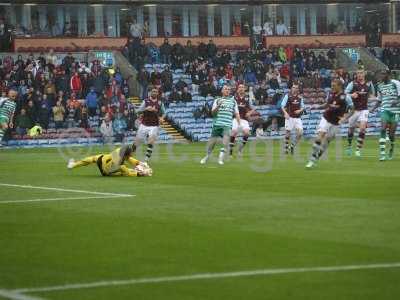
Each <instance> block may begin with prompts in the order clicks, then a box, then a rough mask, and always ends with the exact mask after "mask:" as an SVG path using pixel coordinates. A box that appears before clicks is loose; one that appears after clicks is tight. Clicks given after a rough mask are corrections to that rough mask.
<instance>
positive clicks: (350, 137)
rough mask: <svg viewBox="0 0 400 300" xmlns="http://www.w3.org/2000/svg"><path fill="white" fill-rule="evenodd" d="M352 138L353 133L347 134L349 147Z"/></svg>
mask: <svg viewBox="0 0 400 300" xmlns="http://www.w3.org/2000/svg"><path fill="white" fill-rule="evenodd" d="M353 137H354V133H353V132H349V133H348V134H347V143H348V146H349V147H351V144H352V143H353Z"/></svg>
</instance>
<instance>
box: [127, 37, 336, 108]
mask: <svg viewBox="0 0 400 300" xmlns="http://www.w3.org/2000/svg"><path fill="white" fill-rule="evenodd" d="M134 43H137V44H135V45H133V44H134ZM153 51H154V52H157V54H156V55H154V56H153V54H152V53H153ZM124 53H125V55H126V56H127V57H128V58H129V60H130V62H131V63H132V64H133V65H135V66H136V68H137V69H138V70H139V74H138V81H139V85H140V93H139V94H140V98H142V99H144V98H146V91H147V90H148V88H149V87H153V86H155V87H157V88H159V90H160V96H161V98H162V99H163V101H164V103H165V105H166V106H167V107H168V104H169V103H171V102H187V101H191V100H192V95H193V94H199V95H200V96H203V97H215V96H217V95H218V94H219V91H220V89H221V88H222V86H223V85H224V84H226V83H228V84H231V85H232V86H235V85H237V84H238V83H245V84H246V85H247V86H249V93H250V96H252V97H254V100H255V103H256V104H269V103H271V101H272V98H273V97H272V94H274V93H276V91H280V90H281V89H282V82H285V83H286V86H288V85H289V86H290V84H291V82H292V81H293V80H300V81H301V82H302V83H303V87H304V88H313V89H319V88H322V89H323V88H327V87H330V83H331V77H332V76H331V75H332V74H331V70H333V69H335V68H336V52H335V49H330V50H328V51H321V52H319V53H315V52H314V51H311V50H309V49H300V48H298V47H286V48H283V47H278V48H269V49H265V48H263V49H261V50H254V49H247V50H244V51H234V52H229V51H228V50H226V49H224V50H221V51H219V50H218V49H217V47H216V45H215V44H214V43H213V41H212V40H210V41H209V43H208V44H203V43H200V44H198V45H193V44H192V43H191V41H188V42H187V44H186V45H185V46H183V45H181V44H179V43H176V44H173V45H171V44H170V43H169V40H168V39H167V38H166V39H165V41H164V43H163V44H162V45H161V46H160V47H159V48H157V47H155V46H154V45H146V44H145V43H144V41H143V40H139V39H138V40H136V41H134V40H133V39H132V40H130V41H129V43H128V45H127V47H125V49H124ZM146 64H150V65H152V66H156V65H158V64H162V65H163V68H162V69H159V68H158V67H154V68H152V69H149V68H148V67H147V68H146V67H145V65H146ZM176 70H181V71H182V75H185V76H186V78H188V77H189V78H190V79H191V80H190V81H191V84H188V83H187V82H186V81H185V76H181V77H180V78H178V79H176V80H175V81H174V80H173V73H174V71H176Z"/></svg>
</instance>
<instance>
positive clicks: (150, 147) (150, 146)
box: [146, 144, 153, 160]
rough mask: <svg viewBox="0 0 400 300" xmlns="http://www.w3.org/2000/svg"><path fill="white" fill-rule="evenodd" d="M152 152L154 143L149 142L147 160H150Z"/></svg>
mask: <svg viewBox="0 0 400 300" xmlns="http://www.w3.org/2000/svg"><path fill="white" fill-rule="evenodd" d="M152 154H153V145H152V144H147V150H146V160H149V159H150V157H151V155H152Z"/></svg>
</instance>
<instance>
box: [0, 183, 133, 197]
mask: <svg viewBox="0 0 400 300" xmlns="http://www.w3.org/2000/svg"><path fill="white" fill-rule="evenodd" d="M0 186H9V187H18V188H23V189H38V190H48V191H58V192H71V193H81V194H92V195H104V196H121V197H134V196H135V195H130V194H116V193H103V192H92V191H84V190H73V189H62V188H54V187H46V186H34V185H19V184H10V183H0Z"/></svg>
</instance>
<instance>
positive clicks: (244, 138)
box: [239, 136, 249, 151]
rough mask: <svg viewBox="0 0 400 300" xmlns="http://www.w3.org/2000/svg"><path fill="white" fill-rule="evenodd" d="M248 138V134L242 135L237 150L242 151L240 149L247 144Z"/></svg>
mask: <svg viewBox="0 0 400 300" xmlns="http://www.w3.org/2000/svg"><path fill="white" fill-rule="evenodd" d="M248 139H249V137H248V136H244V137H243V141H242V143H241V144H240V147H239V151H242V150H243V148H244V146H246V144H247V141H248Z"/></svg>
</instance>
